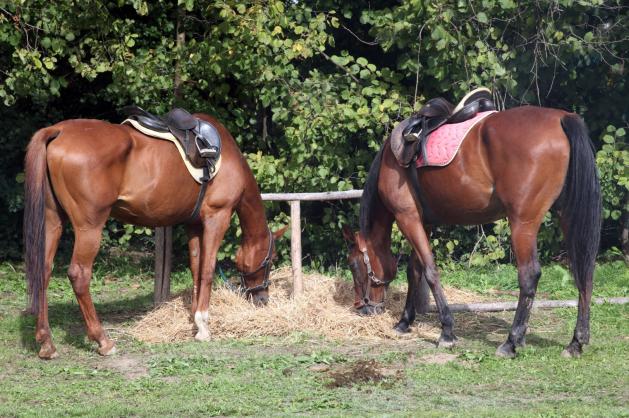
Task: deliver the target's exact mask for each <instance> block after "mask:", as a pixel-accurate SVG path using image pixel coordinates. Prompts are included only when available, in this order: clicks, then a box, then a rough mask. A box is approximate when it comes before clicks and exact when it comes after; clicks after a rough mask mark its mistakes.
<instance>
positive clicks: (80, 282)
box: [68, 216, 116, 356]
mask: <svg viewBox="0 0 629 418" xmlns="http://www.w3.org/2000/svg"><path fill="white" fill-rule="evenodd" d="M106 219H107V216H104V218H103V219H102V222H100V223H99V224H98V225H96V226H88V227H77V226H76V225H75V226H74V236H75V241H74V251H73V253H72V260H71V261H70V268H69V269H68V277H69V278H70V282H71V283H72V289H74V294H75V295H76V299H77V301H78V302H79V308H80V309H81V314H83V319H84V320H85V326H86V329H87V336H88V337H89V338H90V339H91V340H93V341H96V342H97V343H98V353H99V354H101V355H103V356H106V355H109V354H113V353H115V351H116V347H115V345H114V342H113V341H112V340H110V339H109V338H108V337H107V335H106V334H105V331H104V330H103V327H102V326H101V323H100V321H99V319H98V315H97V314H96V309H95V308H94V303H93V302H92V296H91V295H90V281H91V280H92V266H93V264H94V258H96V254H97V253H98V249H99V247H100V240H101V234H102V230H103V226H104V224H105V220H106Z"/></svg>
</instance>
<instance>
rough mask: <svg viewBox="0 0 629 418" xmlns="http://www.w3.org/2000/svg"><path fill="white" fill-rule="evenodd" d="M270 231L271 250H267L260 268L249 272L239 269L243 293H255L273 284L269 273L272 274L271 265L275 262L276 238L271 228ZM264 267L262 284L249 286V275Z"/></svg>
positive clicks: (246, 294)
mask: <svg viewBox="0 0 629 418" xmlns="http://www.w3.org/2000/svg"><path fill="white" fill-rule="evenodd" d="M268 231H269V250H268V251H267V253H266V257H264V260H262V262H261V263H260V265H259V266H258V268H257V269H255V270H253V271H249V272H242V271H240V270H238V273H240V292H241V293H243V294H244V295H245V296H248V295H250V294H251V293H254V292H257V291H260V290H265V289H268V288H269V285H270V284H271V281H270V280H269V275H270V274H271V265H272V264H273V261H272V258H273V248H274V247H275V240H274V239H273V233H271V230H270V229H269V230H268ZM262 269H264V281H262V284H259V285H257V286H254V287H247V282H246V280H245V279H246V278H247V277H249V276H253V275H254V274H256V273H257V272H259V271H260V270H262Z"/></svg>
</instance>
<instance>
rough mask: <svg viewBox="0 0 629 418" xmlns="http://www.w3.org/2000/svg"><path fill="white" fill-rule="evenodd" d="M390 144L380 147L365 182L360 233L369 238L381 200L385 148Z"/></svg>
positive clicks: (361, 204) (361, 200)
mask: <svg viewBox="0 0 629 418" xmlns="http://www.w3.org/2000/svg"><path fill="white" fill-rule="evenodd" d="M386 144H388V142H385V143H384V144H382V146H381V147H380V151H378V153H377V154H376V157H375V158H374V160H373V162H372V163H371V167H370V168H369V173H368V174H367V181H365V187H364V188H363V195H362V197H361V198H360V232H361V233H362V234H363V236H367V235H368V234H369V232H370V231H371V225H372V224H373V216H374V214H373V211H374V208H375V206H376V204H377V202H378V200H379V199H380V197H379V196H378V178H379V177H380V166H381V165H382V155H383V154H384V147H385V145H386Z"/></svg>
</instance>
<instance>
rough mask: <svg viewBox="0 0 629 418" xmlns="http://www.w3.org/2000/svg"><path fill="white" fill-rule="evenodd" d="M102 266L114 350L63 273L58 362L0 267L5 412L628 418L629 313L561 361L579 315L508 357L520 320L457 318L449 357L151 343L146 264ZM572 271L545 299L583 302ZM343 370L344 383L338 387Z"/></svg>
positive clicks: (498, 279) (620, 310) (377, 349)
mask: <svg viewBox="0 0 629 418" xmlns="http://www.w3.org/2000/svg"><path fill="white" fill-rule="evenodd" d="M102 261H104V262H103V263H101V266H100V267H97V270H96V272H95V279H94V281H93V285H92V293H93V296H94V300H95V303H96V304H97V310H98V312H99V313H100V315H101V319H102V320H103V321H104V323H105V325H106V328H107V329H108V331H109V333H110V335H111V336H112V337H113V338H115V339H116V341H117V346H118V350H119V353H118V354H117V355H115V356H112V357H109V358H102V357H99V356H98V355H97V354H96V352H95V349H94V345H93V344H92V343H91V342H88V341H87V339H86V338H85V336H84V328H83V322H82V319H81V317H80V313H79V310H78V306H77V303H76V301H75V299H74V296H73V294H72V291H71V288H70V285H69V283H68V281H67V279H66V278H65V277H64V274H65V273H64V271H63V270H64V269H63V268H59V269H57V270H56V271H55V277H54V279H53V281H52V283H51V286H50V290H51V291H50V296H49V299H50V305H51V306H50V313H51V318H50V322H51V327H52V332H53V338H54V341H55V344H56V345H57V348H58V350H59V352H60V355H61V356H60V358H58V359H56V360H53V361H41V360H39V359H38V358H37V347H36V345H35V343H34V341H33V333H34V320H33V318H31V317H28V316H23V315H22V314H21V313H20V311H21V309H22V308H23V306H24V302H25V297H24V290H25V286H24V284H23V273H22V271H21V269H20V267H19V266H12V265H10V264H8V263H5V264H3V265H0V416H3V417H4V416H59V415H63V416H67V415H91V416H130V415H132V416H156V415H160V416H161V415H166V416H220V415H254V416H268V415H272V416H295V415H317V416H320V415H324V416H364V415H370V416H444V415H445V416H470V417H478V416H522V415H526V416H544V417H554V416H558V417H559V416H561V417H563V416H579V417H580V416H629V407H628V406H627V399H628V397H629V380H628V377H627V376H629V306H627V305H622V306H619V305H602V306H594V307H593V310H592V341H591V345H589V346H587V347H586V351H585V354H584V355H583V357H582V358H581V359H577V360H567V359H564V358H561V357H560V355H559V354H560V352H561V350H562V349H563V346H564V345H565V344H566V343H567V342H569V340H570V338H571V334H572V330H573V327H574V321H575V317H576V311H575V310H574V309H558V310H552V311H535V312H533V315H532V319H531V323H530V328H531V329H530V333H529V335H528V337H527V343H528V346H527V347H526V348H525V349H522V350H520V351H519V354H518V357H517V358H516V359H514V360H502V359H497V358H495V357H494V355H493V353H494V351H495V348H496V346H497V345H498V344H499V343H500V342H501V341H502V340H503V339H504V338H505V336H506V333H507V331H508V328H509V326H510V324H511V321H512V316H513V313H512V312H507V313H496V314H486V315H474V314H457V315H456V316H455V321H458V324H459V325H458V326H457V325H455V332H456V333H457V335H458V336H459V344H458V346H457V347H456V348H455V349H453V350H452V351H446V350H439V349H437V348H435V347H434V345H433V342H432V341H426V340H416V339H411V340H396V341H380V342H361V341H354V342H351V343H349V342H339V341H328V340H325V339H321V338H318V337H315V336H312V335H305V334H295V335H291V336H288V337H285V338H260V339H255V340H234V341H229V342H225V341H222V342H219V341H213V342H210V343H203V344H201V343H193V342H190V343H179V344H154V345H148V344H143V343H140V342H138V341H136V340H134V339H132V338H131V337H130V336H128V335H127V334H126V333H125V327H126V326H127V325H129V324H130V323H132V322H133V321H134V320H135V319H137V318H138V316H140V315H141V314H142V313H144V312H146V311H147V310H148V309H150V307H151V302H152V301H151V298H152V287H153V282H152V280H151V271H150V263H139V265H140V267H129V266H128V264H127V261H123V262H122V263H116V262H111V261H109V260H102ZM564 272H565V270H563V267H561V266H559V265H551V266H547V267H545V268H544V273H543V276H542V280H541V282H540V293H545V295H544V297H546V296H548V297H552V298H559V297H561V298H563V297H570V298H574V297H576V291H575V290H574V286H573V285H572V283H571V281H570V280H566V279H565V278H564ZM627 274H628V273H627V267H626V266H625V265H624V264H621V263H606V264H603V265H601V266H599V267H598V269H597V283H596V292H595V293H596V294H597V295H598V296H626V295H627V286H628V282H629V280H628V276H627ZM442 278H443V281H444V282H445V283H447V284H449V285H453V286H457V287H461V288H467V289H473V290H477V291H479V292H483V293H487V292H488V291H489V290H490V289H501V290H515V289H517V279H516V277H515V270H514V269H513V268H512V267H510V266H495V268H485V269H483V270H478V269H477V270H472V271H467V270H456V271H447V272H444V273H443V275H442ZM189 281H190V279H189V276H188V274H187V272H185V271H181V272H177V273H175V275H174V277H173V288H174V290H175V291H176V290H182V289H184V288H186V287H188V286H189V284H190V283H189ZM423 320H427V321H432V322H434V321H436V318H435V317H434V316H433V315H431V316H428V317H427V318H423ZM463 323H465V324H469V325H468V327H467V328H466V329H464V328H463V327H462V325H461V324H463ZM392 325H393V324H392ZM365 360H373V361H375V362H376V363H374V364H376V365H377V367H378V370H380V371H381V372H382V373H381V375H380V376H379V378H378V382H364V381H361V378H360V376H359V375H358V374H357V373H355V372H356V370H358V369H357V366H358V365H359V364H361V362H362V361H365ZM438 360H450V361H449V362H447V363H445V364H437V362H438ZM339 375H341V376H345V377H346V378H347V379H345V381H343V382H342V384H340V385H338V387H331V385H330V383H331V382H333V381H335V379H336V378H337V377H338V376H339Z"/></svg>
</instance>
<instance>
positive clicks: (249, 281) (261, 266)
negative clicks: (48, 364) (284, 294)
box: [236, 226, 288, 306]
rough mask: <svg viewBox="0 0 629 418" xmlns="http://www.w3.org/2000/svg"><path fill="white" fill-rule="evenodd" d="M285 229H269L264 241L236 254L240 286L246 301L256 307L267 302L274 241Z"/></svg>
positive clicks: (273, 258) (248, 246)
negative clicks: (273, 230)
mask: <svg viewBox="0 0 629 418" xmlns="http://www.w3.org/2000/svg"><path fill="white" fill-rule="evenodd" d="M287 228H288V227H287V226H285V227H283V228H280V229H278V230H277V231H275V232H271V230H270V229H269V234H268V236H267V237H266V238H265V239H264V240H258V242H256V243H254V244H253V245H247V246H243V247H240V248H239V249H238V252H237V253H236V266H237V268H238V271H239V272H240V285H241V287H242V289H243V292H244V294H245V296H246V297H247V299H249V298H251V300H252V301H253V303H255V304H256V305H258V306H262V305H266V304H267V302H268V301H269V284H270V281H269V275H270V274H271V267H272V266H273V260H275V258H276V255H277V253H276V251H275V240H276V239H277V238H279V237H281V236H282V235H283V234H284V232H286V229H287ZM260 260H262V261H260Z"/></svg>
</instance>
